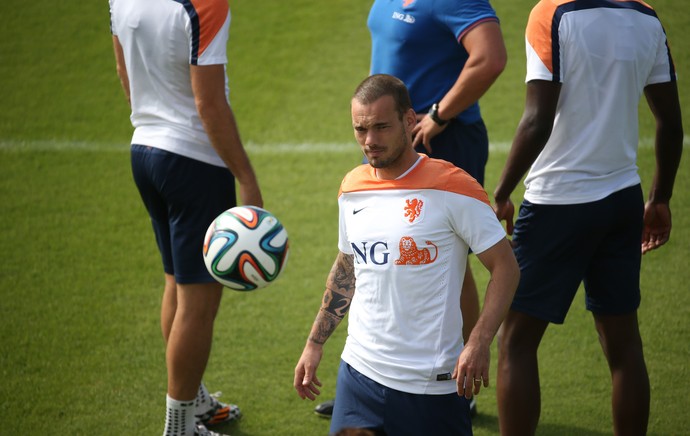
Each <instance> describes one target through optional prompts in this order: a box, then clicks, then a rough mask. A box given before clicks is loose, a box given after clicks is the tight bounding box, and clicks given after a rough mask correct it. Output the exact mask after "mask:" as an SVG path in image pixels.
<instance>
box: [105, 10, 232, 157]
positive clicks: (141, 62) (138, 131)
mask: <svg viewBox="0 0 690 436" xmlns="http://www.w3.org/2000/svg"><path fill="white" fill-rule="evenodd" d="M109 1H110V20H111V32H112V33H113V35H116V36H117V37H118V39H119V41H120V44H121V45H122V48H123V51H124V57H125V64H126V66H127V73H128V77H129V82H130V91H131V92H130V94H131V104H132V114H131V117H130V118H131V120H132V125H133V126H134V128H135V130H134V135H133V137H132V143H133V144H141V145H148V146H151V147H157V148H162V149H164V150H167V151H170V152H173V153H177V154H180V155H182V156H186V157H189V158H192V159H196V160H199V161H202V162H206V163H209V164H212V165H216V166H222V167H224V166H225V164H224V163H223V161H222V160H221V158H220V157H219V156H218V154H217V153H216V152H215V150H214V149H213V146H212V145H211V142H210V140H209V138H208V135H207V134H206V131H205V130H204V128H203V125H202V123H201V119H200V118H199V114H198V112H197V109H196V105H195V103H194V94H193V93H192V84H191V79H190V65H218V64H223V65H225V64H227V61H228V60H227V53H226V50H227V41H228V30H229V27H230V10H229V8H228V4H227V1H226V0H181V1H173V0H109ZM225 88H226V89H225V91H226V95H228V86H227V76H226V86H225Z"/></svg>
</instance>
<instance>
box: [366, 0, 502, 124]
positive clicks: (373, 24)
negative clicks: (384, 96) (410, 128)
mask: <svg viewBox="0 0 690 436" xmlns="http://www.w3.org/2000/svg"><path fill="white" fill-rule="evenodd" d="M485 21H498V17H497V16H496V12H495V11H494V9H493V8H492V7H491V5H490V4H489V2H488V1H486V0H376V1H374V4H373V6H372V7H371V10H370V12H369V19H368V21H367V25H368V26H369V31H370V32H371V40H372V50H371V74H391V75H393V76H396V77H398V78H399V79H400V80H402V81H403V82H404V83H405V85H407V88H408V89H409V91H410V98H411V99H412V106H413V107H414V110H415V111H416V112H419V113H426V112H428V111H429V108H430V107H431V105H432V104H434V103H437V102H439V101H440V100H441V99H442V98H443V96H444V95H445V94H446V93H447V92H448V90H449V89H450V88H451V87H452V86H453V85H454V84H455V82H456V81H457V79H458V76H459V75H460V71H462V69H463V68H464V66H465V62H467V58H468V54H467V51H466V50H465V48H464V47H463V46H462V44H461V42H460V41H461V40H462V38H463V36H465V34H466V33H467V32H468V31H469V30H470V29H472V28H473V27H474V26H476V25H477V24H480V23H482V22H485ZM456 118H457V119H459V120H460V121H462V122H464V123H467V124H469V123H474V122H476V121H479V120H480V119H481V114H480V112H479V104H478V103H475V104H473V105H472V106H470V107H469V108H467V109H466V110H465V111H464V112H462V113H460V114H459V115H458V116H457V117H456Z"/></svg>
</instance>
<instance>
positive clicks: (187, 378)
mask: <svg viewBox="0 0 690 436" xmlns="http://www.w3.org/2000/svg"><path fill="white" fill-rule="evenodd" d="M177 288H178V291H177V301H178V303H177V311H176V312H175V319H174V320H173V323H172V328H171V330H170V336H169V338H168V346H167V349H166V362H167V366H168V395H170V396H171V397H172V398H175V399H177V400H185V401H186V400H194V399H195V398H196V396H197V393H198V390H199V385H200V383H201V378H202V376H203V374H204V370H205V369H206V364H207V362H208V357H209V355H210V352H211V341H212V338H213V323H214V321H215V318H216V314H217V312H218V307H219V305H220V300H221V296H222V285H220V284H219V283H197V284H178V285H177Z"/></svg>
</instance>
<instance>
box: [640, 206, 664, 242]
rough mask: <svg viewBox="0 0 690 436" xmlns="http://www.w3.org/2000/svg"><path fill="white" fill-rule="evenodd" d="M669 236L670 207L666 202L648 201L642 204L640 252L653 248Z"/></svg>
mask: <svg viewBox="0 0 690 436" xmlns="http://www.w3.org/2000/svg"><path fill="white" fill-rule="evenodd" d="M670 236H671V208H670V207H669V205H668V203H654V202H651V201H648V202H647V204H645V205H644V229H643V230H642V246H641V248H642V254H645V253H647V252H648V251H651V250H655V249H657V248H659V247H661V246H662V245H664V244H665V243H666V242H668V239H669V237H670Z"/></svg>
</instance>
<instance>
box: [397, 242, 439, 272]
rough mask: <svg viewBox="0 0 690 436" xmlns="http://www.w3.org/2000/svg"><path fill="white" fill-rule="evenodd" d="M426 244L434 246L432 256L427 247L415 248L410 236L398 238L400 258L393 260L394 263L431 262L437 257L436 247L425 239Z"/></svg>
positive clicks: (422, 263)
mask: <svg viewBox="0 0 690 436" xmlns="http://www.w3.org/2000/svg"><path fill="white" fill-rule="evenodd" d="M426 243H427V244H428V245H431V246H433V247H434V250H435V251H436V252H435V253H434V257H433V258H432V257H431V252H430V251H429V249H428V248H422V249H421V250H420V249H419V248H417V243H416V242H415V241H414V239H412V238H411V237H410V236H403V237H402V238H400V258H398V259H397V260H396V261H395V264H396V265H424V264H427V263H433V262H434V261H435V260H436V258H437V257H438V247H437V246H436V244H434V243H433V242H431V241H426Z"/></svg>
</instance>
